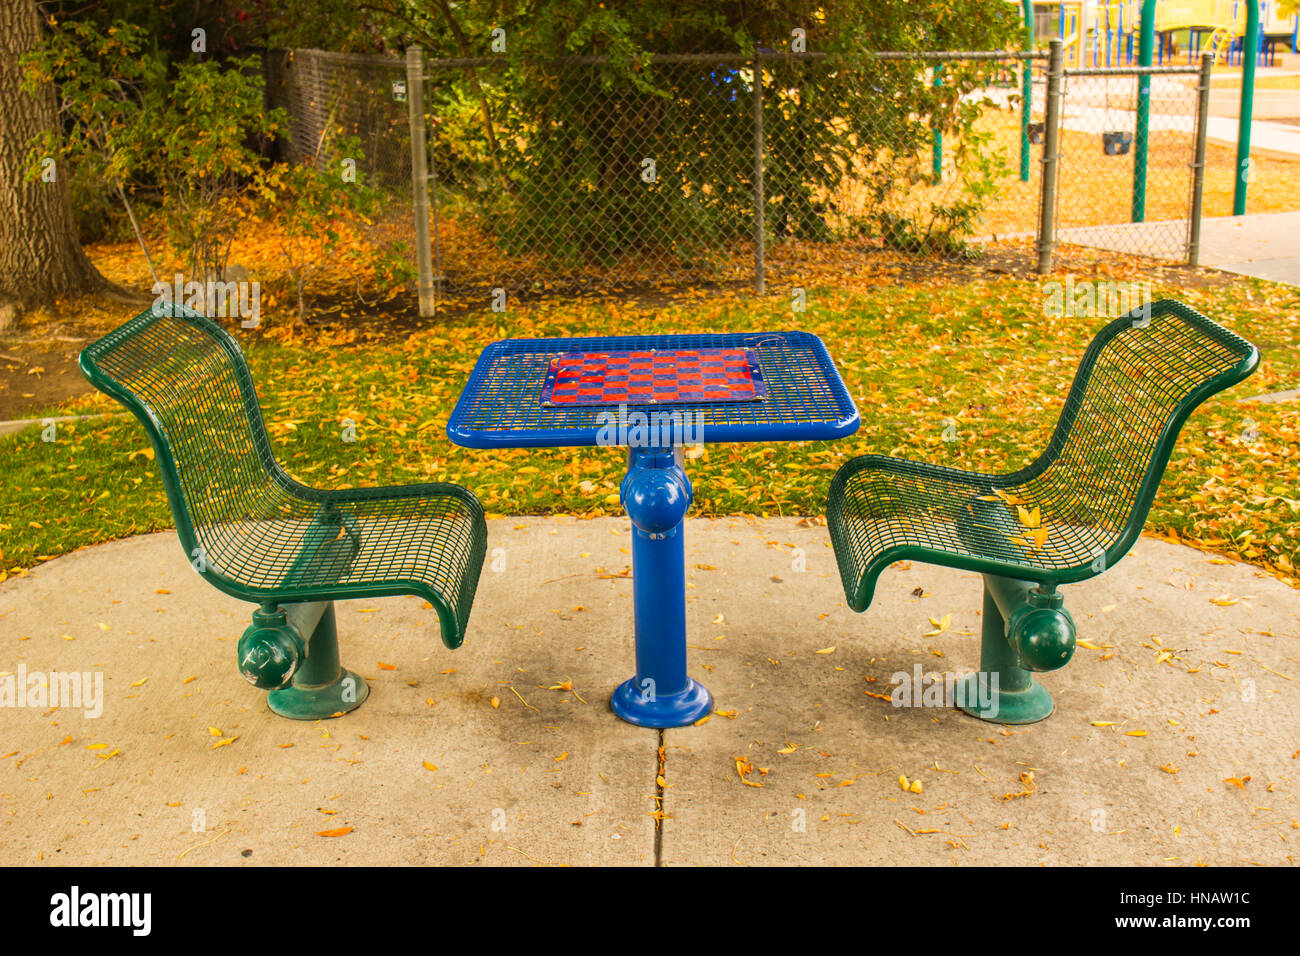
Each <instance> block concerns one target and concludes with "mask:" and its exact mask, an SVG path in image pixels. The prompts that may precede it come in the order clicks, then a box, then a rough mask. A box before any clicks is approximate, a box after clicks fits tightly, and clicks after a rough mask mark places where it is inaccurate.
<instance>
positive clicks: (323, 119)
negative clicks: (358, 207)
mask: <svg viewBox="0 0 1300 956" xmlns="http://www.w3.org/2000/svg"><path fill="white" fill-rule="evenodd" d="M263 73H264V78H265V80H266V91H267V99H268V102H269V104H270V105H271V106H273V107H280V108H282V109H284V111H285V113H286V114H287V115H288V117H289V130H288V133H289V135H288V137H287V142H288V151H289V158H290V159H291V160H293V161H295V162H319V163H322V164H323V163H325V162H326V161H327V160H328V158H329V157H330V152H331V151H330V148H329V147H330V144H331V143H334V142H337V141H338V140H340V139H346V138H355V139H356V140H357V142H358V143H359V146H360V155H358V156H349V157H346V158H347V159H350V160H353V161H354V162H355V163H356V170H357V173H358V174H359V177H360V178H361V179H362V180H363V181H365V182H368V183H370V184H371V185H372V186H376V187H378V188H379V189H381V190H383V192H384V193H385V194H386V197H387V201H385V202H384V203H383V205H382V211H381V213H380V215H379V216H377V217H375V218H374V220H373V221H372V222H371V223H370V224H369V225H367V226H365V227H364V228H363V230H362V233H363V237H364V239H365V241H367V242H369V243H370V244H372V245H374V246H375V247H377V248H390V249H393V250H395V251H396V252H397V253H398V254H399V255H403V256H405V257H406V258H408V259H409V260H410V264H411V267H412V269H414V268H416V266H417V263H416V261H415V257H414V252H413V238H414V230H415V213H414V206H413V203H412V179H411V145H410V140H411V126H410V121H409V118H408V111H407V102H406V68H405V64H404V62H403V61H402V60H400V59H396V58H393V57H382V56H366V55H360V54H352V53H333V52H328V51H325V50H285V51H274V52H271V53H268V54H266V55H265V56H264V59H263Z"/></svg>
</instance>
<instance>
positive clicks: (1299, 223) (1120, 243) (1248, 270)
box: [1057, 212, 1300, 285]
mask: <svg viewBox="0 0 1300 956" xmlns="http://www.w3.org/2000/svg"><path fill="white" fill-rule="evenodd" d="M1057 239H1058V241H1060V242H1066V243H1072V244H1074V245H1080V246H1091V247H1093V248H1097V249H1111V250H1114V251H1115V252H1122V253H1125V254H1132V253H1134V252H1139V251H1140V252H1141V254H1143V255H1148V256H1151V257H1152V258H1155V259H1170V260H1173V261H1175V262H1178V261H1183V260H1184V259H1185V257H1186V254H1187V249H1186V241H1187V223H1186V221H1183V220H1170V221H1164V222H1146V223H1120V224H1118V225H1110V226H1073V227H1069V228H1066V229H1060V230H1058V231H1057ZM1200 264H1201V265H1202V266H1210V267H1212V268H1215V269H1222V270H1223V271H1225V272H1235V273H1237V274H1238V275H1246V276H1256V277H1257V278H1260V279H1269V280H1271V281H1273V282H1287V283H1290V284H1291V285H1300V212H1274V213H1256V214H1252V215H1245V216H1213V217H1209V218H1206V219H1202V220H1201V255H1200Z"/></svg>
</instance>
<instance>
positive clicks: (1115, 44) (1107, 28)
mask: <svg viewBox="0 0 1300 956" xmlns="http://www.w3.org/2000/svg"><path fill="white" fill-rule="evenodd" d="M1247 7H1248V3H1247V0H1157V2H1156V5H1155V32H1156V33H1157V34H1158V35H1162V36H1165V37H1168V36H1170V35H1171V34H1173V33H1175V32H1183V31H1186V32H1187V34H1188V37H1187V39H1188V40H1189V41H1190V40H1191V39H1192V38H1193V37H1195V41H1194V42H1195V47H1196V49H1197V50H1206V51H1209V52H1212V53H1214V55H1215V58H1216V59H1223V58H1225V57H1226V56H1228V55H1229V53H1230V52H1231V51H1232V50H1233V44H1234V42H1235V41H1237V40H1240V39H1241V38H1243V37H1244V36H1245V33H1246V13H1247ZM1034 9H1035V17H1034V20H1035V24H1034V28H1035V35H1036V36H1037V37H1039V38H1040V39H1046V38H1047V37H1049V36H1059V37H1060V38H1061V40H1062V45H1063V47H1064V54H1065V62H1066V64H1067V65H1070V66H1075V67H1082V66H1119V65H1127V64H1131V63H1134V62H1136V59H1137V36H1138V28H1139V25H1140V23H1141V19H1142V0H1035V2H1034ZM1259 13H1260V34H1261V35H1262V36H1264V37H1268V38H1275V39H1282V40H1286V41H1289V43H1290V45H1291V46H1292V48H1293V49H1294V47H1295V44H1296V38H1297V33H1298V31H1297V16H1296V15H1295V14H1289V15H1283V12H1282V7H1281V5H1280V4H1279V3H1278V2H1277V0H1260V4H1259ZM1161 52H1162V53H1163V49H1162V51H1161ZM1237 53H1238V56H1239V55H1240V51H1239V50H1238V51H1237Z"/></svg>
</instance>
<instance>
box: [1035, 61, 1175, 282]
mask: <svg viewBox="0 0 1300 956" xmlns="http://www.w3.org/2000/svg"><path fill="white" fill-rule="evenodd" d="M1143 80H1145V81H1146V82H1149V83H1150V85H1151V98H1150V116H1149V119H1148V126H1147V129H1148V132H1147V151H1146V172H1145V174H1144V175H1139V174H1138V172H1137V164H1138V161H1139V160H1140V153H1141V144H1140V141H1139V140H1138V139H1137V135H1136V134H1137V129H1136V123H1137V99H1138V85H1139V82H1142V81H1143ZM1197 82H1198V78H1197V68H1196V67H1182V68H1181V72H1165V73H1158V74H1153V75H1150V76H1147V77H1139V76H1138V75H1136V74H1132V73H1127V74H1126V73H1124V71H1123V70H1122V68H1121V69H1116V70H1114V71H1112V72H1110V73H1107V74H1103V75H1095V74H1091V73H1083V74H1080V73H1076V72H1072V71H1070V70H1066V71H1065V73H1064V80H1063V85H1062V94H1061V132H1060V136H1061V149H1060V152H1061V169H1060V176H1059V180H1058V186H1057V190H1058V191H1057V217H1056V238H1057V240H1058V241H1060V242H1066V243H1073V244H1075V245H1083V246H1093V247H1099V248H1104V249H1111V250H1114V251H1116V252H1121V253H1127V254H1130V255H1140V256H1150V257H1152V258H1157V259H1168V260H1172V261H1175V262H1182V261H1184V260H1185V258H1186V257H1187V254H1188V238H1189V237H1188V230H1189V226H1190V207H1191V191H1192V176H1193V163H1194V161H1195V158H1196V106H1197ZM1135 177H1136V179H1137V193H1138V196H1137V198H1136V199H1135V196H1134V193H1135ZM1135 220H1137V221H1135Z"/></svg>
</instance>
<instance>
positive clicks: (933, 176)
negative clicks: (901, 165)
mask: <svg viewBox="0 0 1300 956" xmlns="http://www.w3.org/2000/svg"><path fill="white" fill-rule="evenodd" d="M934 85H935V86H936V87H939V86H943V64H942V63H936V64H935V65H934ZM935 105H936V106H938V105H939V104H937V103H936V104H935ZM930 181H931V182H932V183H934V185H936V186H938V185H939V184H940V183H942V182H943V130H942V129H941V128H940V125H939V121H936V122H935V124H934V139H933V141H932V142H931V144H930Z"/></svg>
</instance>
